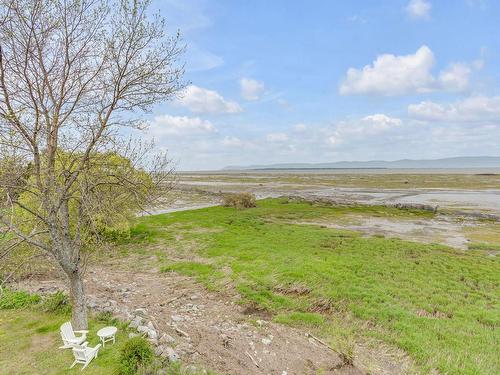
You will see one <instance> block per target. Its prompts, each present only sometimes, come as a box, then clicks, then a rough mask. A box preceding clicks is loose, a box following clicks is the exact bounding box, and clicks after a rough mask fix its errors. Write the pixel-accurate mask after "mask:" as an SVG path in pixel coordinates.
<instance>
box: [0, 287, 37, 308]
mask: <svg viewBox="0 0 500 375" xmlns="http://www.w3.org/2000/svg"><path fill="white" fill-rule="evenodd" d="M38 302H40V296H39V295H38V294H29V293H27V292H23V291H11V290H9V289H4V290H3V293H2V294H1V295H0V310H2V309H5V310H7V309H20V308H24V307H29V306H32V305H35V304H37V303H38Z"/></svg>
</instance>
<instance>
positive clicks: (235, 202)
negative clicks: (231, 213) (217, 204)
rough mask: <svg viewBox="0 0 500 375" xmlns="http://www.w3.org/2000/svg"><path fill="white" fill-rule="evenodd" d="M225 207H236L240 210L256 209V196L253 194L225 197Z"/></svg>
mask: <svg viewBox="0 0 500 375" xmlns="http://www.w3.org/2000/svg"><path fill="white" fill-rule="evenodd" d="M222 204H223V205H224V207H235V208H238V209H243V208H251V207H255V206H256V204H255V195H253V194H251V193H230V194H226V195H224V197H223V200H222Z"/></svg>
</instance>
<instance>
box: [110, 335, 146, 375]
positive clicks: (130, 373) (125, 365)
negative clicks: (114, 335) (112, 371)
mask: <svg viewBox="0 0 500 375" xmlns="http://www.w3.org/2000/svg"><path fill="white" fill-rule="evenodd" d="M153 358H154V353H153V349H151V346H150V345H149V343H148V342H147V341H146V339H144V338H142V337H133V338H131V339H130V340H128V341H127V342H126V343H125V345H124V346H123V349H122V350H121V353H120V369H119V372H118V373H119V374H120V375H135V374H137V373H138V372H139V371H144V369H145V368H147V367H148V366H149V365H151V363H152V362H153Z"/></svg>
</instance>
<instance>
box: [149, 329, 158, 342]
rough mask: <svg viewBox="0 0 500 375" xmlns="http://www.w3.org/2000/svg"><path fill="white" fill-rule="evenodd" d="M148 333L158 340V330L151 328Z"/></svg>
mask: <svg viewBox="0 0 500 375" xmlns="http://www.w3.org/2000/svg"><path fill="white" fill-rule="evenodd" d="M147 335H148V337H149V338H150V339H151V340H158V332H156V330H155V329H149V330H148V332H147Z"/></svg>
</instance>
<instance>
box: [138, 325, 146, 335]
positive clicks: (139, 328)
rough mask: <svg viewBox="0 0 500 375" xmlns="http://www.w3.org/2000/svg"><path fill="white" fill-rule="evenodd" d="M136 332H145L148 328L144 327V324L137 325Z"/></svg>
mask: <svg viewBox="0 0 500 375" xmlns="http://www.w3.org/2000/svg"><path fill="white" fill-rule="evenodd" d="M137 332H140V333H145V334H147V333H148V332H149V328H148V327H146V326H138V327H137Z"/></svg>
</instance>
